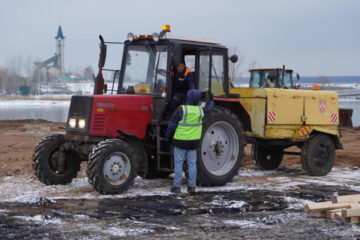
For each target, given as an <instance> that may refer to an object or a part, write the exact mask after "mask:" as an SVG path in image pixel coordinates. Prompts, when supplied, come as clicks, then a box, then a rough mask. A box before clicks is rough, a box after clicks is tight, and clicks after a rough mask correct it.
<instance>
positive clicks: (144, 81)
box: [120, 45, 168, 93]
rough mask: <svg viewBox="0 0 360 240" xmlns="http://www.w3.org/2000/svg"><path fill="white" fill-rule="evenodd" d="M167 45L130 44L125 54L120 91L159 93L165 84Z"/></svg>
mask: <svg viewBox="0 0 360 240" xmlns="http://www.w3.org/2000/svg"><path fill="white" fill-rule="evenodd" d="M167 54H168V50H167V46H160V45H156V46H155V45H153V46H151V45H130V46H129V47H128V48H127V53H126V56H125V65H124V68H123V69H124V74H123V82H122V88H121V89H120V92H122V93H161V88H162V87H163V86H165V84H166V74H160V71H159V70H161V69H167V59H168V55H167Z"/></svg>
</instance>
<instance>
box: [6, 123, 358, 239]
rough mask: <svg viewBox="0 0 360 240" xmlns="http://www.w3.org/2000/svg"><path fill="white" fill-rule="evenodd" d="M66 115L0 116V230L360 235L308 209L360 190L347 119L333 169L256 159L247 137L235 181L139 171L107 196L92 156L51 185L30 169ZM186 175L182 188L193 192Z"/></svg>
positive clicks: (41, 234) (150, 235)
mask: <svg viewBox="0 0 360 240" xmlns="http://www.w3.org/2000/svg"><path fill="white" fill-rule="evenodd" d="M60 126H63V123H51V122H46V121H40V120H24V121H0V138H1V141H0V239H24V238H25V239H30V238H31V239H33V238H34V239H35V238H36V239H119V238H129V239H132V238H134V239H135V238H136V239H160V238H161V239H174V238H175V239H176V238H181V239H219V238H224V239H289V238H292V239H357V238H360V226H358V225H352V224H350V223H347V222H344V221H341V220H332V219H322V218H316V217H314V216H313V215H312V214H307V213H304V211H303V207H304V205H305V204H306V203H307V202H309V201H325V200H329V197H330V196H331V195H334V194H338V195H344V194H352V193H358V192H360V171H359V170H358V169H359V167H360V161H359V159H360V148H359V146H360V144H359V143H360V134H359V133H360V129H359V128H358V129H344V130H343V135H344V137H343V143H344V148H345V149H344V150H342V151H337V160H336V164H335V168H334V169H333V171H332V172H331V173H330V174H329V175H328V176H326V177H310V176H307V175H306V174H305V173H304V172H303V171H302V170H301V165H300V161H299V158H298V157H297V156H286V157H285V159H284V161H283V163H282V165H281V167H280V168H279V169H278V170H277V171H269V172H261V171H257V170H255V169H254V166H253V164H252V162H251V160H250V157H249V150H250V148H249V146H248V147H247V148H246V152H247V156H246V157H245V160H244V166H243V167H242V168H240V171H239V175H238V176H236V177H235V178H234V181H233V182H232V183H229V184H227V185H226V186H223V187H214V188H205V187H198V189H197V190H198V192H197V193H196V194H195V195H188V194H186V193H183V194H180V195H174V194H170V193H169V192H168V190H169V187H170V185H171V182H172V181H171V180H169V179H156V180H145V179H142V178H139V177H138V178H137V179H135V184H134V186H133V187H132V188H131V189H130V190H129V191H128V192H127V193H126V194H122V195H114V196H102V195H99V194H98V193H97V192H95V191H94V190H93V189H92V187H91V185H90V184H88V183H87V178H86V174H85V171H84V170H85V165H84V164H83V165H82V170H81V172H80V173H79V175H78V178H77V179H75V180H74V181H73V182H72V183H71V184H70V185H66V186H46V185H43V184H42V183H40V182H39V181H38V180H37V179H36V177H35V176H34V175H33V173H32V168H31V154H32V151H33V148H34V146H35V145H36V143H37V142H38V140H39V139H40V138H42V137H44V136H47V135H49V134H51V133H54V132H61V130H60V129H59V128H58V127H60ZM185 184H186V182H184V185H183V188H182V190H183V192H186V191H185V190H186V185H185Z"/></svg>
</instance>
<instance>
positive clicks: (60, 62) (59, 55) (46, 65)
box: [34, 25, 65, 82]
mask: <svg viewBox="0 0 360 240" xmlns="http://www.w3.org/2000/svg"><path fill="white" fill-rule="evenodd" d="M64 41H65V37H64V35H63V32H62V29H61V26H60V25H59V28H58V32H57V35H56V37H55V48H56V53H55V55H54V56H53V57H50V58H49V59H47V60H45V61H43V62H34V80H35V81H38V82H44V81H49V80H52V79H58V78H60V77H61V76H64V73H65V71H64Z"/></svg>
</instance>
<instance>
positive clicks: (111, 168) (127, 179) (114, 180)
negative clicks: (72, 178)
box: [86, 139, 136, 194]
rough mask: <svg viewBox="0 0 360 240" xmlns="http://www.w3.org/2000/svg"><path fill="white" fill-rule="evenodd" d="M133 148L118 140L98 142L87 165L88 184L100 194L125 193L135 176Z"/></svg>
mask: <svg viewBox="0 0 360 240" xmlns="http://www.w3.org/2000/svg"><path fill="white" fill-rule="evenodd" d="M135 166H136V165H135V151H134V148H133V147H132V146H131V145H130V144H128V143H127V142H125V141H122V140H119V139H107V140H105V141H102V142H100V143H99V144H98V145H97V146H96V147H95V148H94V149H93V150H92V152H91V154H90V157H89V160H88V164H87V172H86V173H87V176H88V179H89V183H90V184H91V185H92V186H93V187H94V188H95V189H96V191H98V192H99V193H101V194H117V193H121V192H125V191H127V190H128V189H129V187H130V186H131V185H133V183H134V178H135V176H136V169H135V168H136V167H135Z"/></svg>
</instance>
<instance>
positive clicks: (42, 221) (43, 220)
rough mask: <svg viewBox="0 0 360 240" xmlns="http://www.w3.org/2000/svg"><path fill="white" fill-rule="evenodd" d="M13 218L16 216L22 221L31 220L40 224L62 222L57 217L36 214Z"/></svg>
mask: <svg viewBox="0 0 360 240" xmlns="http://www.w3.org/2000/svg"><path fill="white" fill-rule="evenodd" d="M14 218H18V219H21V220H24V221H31V222H36V223H40V224H62V221H61V219H58V218H51V217H48V216H43V215H36V216H33V217H29V216H15V217H14Z"/></svg>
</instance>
